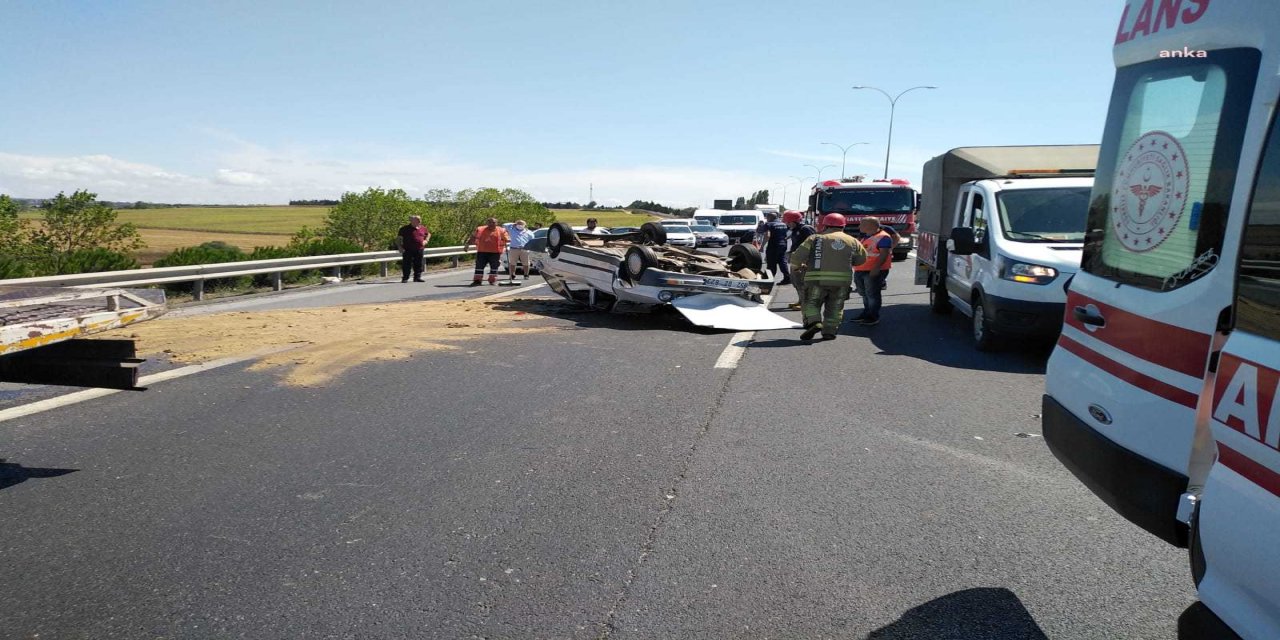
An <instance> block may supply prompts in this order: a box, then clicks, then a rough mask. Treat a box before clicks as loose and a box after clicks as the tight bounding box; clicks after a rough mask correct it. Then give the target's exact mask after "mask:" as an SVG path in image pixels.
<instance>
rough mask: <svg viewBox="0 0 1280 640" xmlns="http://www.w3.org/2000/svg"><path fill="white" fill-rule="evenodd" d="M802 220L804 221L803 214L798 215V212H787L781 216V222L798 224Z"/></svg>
mask: <svg viewBox="0 0 1280 640" xmlns="http://www.w3.org/2000/svg"><path fill="white" fill-rule="evenodd" d="M802 219H804V214H802V213H800V212H799V211H790V210H789V211H785V212H783V214H782V221H783V222H800V221H801V220H802Z"/></svg>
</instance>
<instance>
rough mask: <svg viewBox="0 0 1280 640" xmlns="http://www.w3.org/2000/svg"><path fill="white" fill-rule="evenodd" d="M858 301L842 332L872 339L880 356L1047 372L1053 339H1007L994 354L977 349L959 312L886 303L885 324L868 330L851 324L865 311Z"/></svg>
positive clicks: (853, 302)
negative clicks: (936, 310)
mask: <svg viewBox="0 0 1280 640" xmlns="http://www.w3.org/2000/svg"><path fill="white" fill-rule="evenodd" d="M856 300H857V298H856V297H855V298H854V299H852V300H850V305H849V308H848V309H846V311H845V320H846V321H845V323H844V325H843V326H842V327H841V328H840V333H841V334H842V335H853V336H862V337H865V338H867V339H868V340H870V341H871V344H873V345H875V346H876V348H878V349H880V353H881V355H889V356H907V357H910V358H917V359H920V360H925V361H927V362H932V363H934V364H938V365H942V366H944V367H953V368H956V369H976V370H982V371H999V372H1003V373H1034V374H1043V373H1044V372H1045V365H1046V363H1047V361H1048V358H1049V352H1050V351H1051V350H1052V346H1053V345H1052V343H1051V342H1048V341H1033V340H1024V339H1016V338H1002V344H1001V346H1000V347H999V348H998V349H997V350H995V351H994V352H982V351H978V350H977V349H976V348H974V346H973V338H972V336H971V335H970V333H969V320H968V318H966V317H964V316H962V315H961V314H960V313H959V312H954V313H953V314H952V315H951V316H939V315H937V314H934V313H932V312H931V311H929V307H928V306H927V305H925V304H886V305H885V306H884V307H883V308H882V309H881V311H880V324H878V325H876V326H874V327H864V326H861V325H858V324H854V323H853V322H850V321H849V319H850V318H852V317H854V316H856V315H858V314H859V313H861V312H862V310H861V306H862V305H861V304H858V303H857V302H856Z"/></svg>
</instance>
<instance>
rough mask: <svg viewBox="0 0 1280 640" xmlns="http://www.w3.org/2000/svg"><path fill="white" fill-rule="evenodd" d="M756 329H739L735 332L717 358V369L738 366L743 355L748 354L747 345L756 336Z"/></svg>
mask: <svg viewBox="0 0 1280 640" xmlns="http://www.w3.org/2000/svg"><path fill="white" fill-rule="evenodd" d="M755 335H756V332H754V331H739V332H738V333H735V334H733V337H732V338H730V339H729V344H728V346H726V347H725V348H724V351H722V352H720V357H719V358H717V359H716V366H715V368H716V369H733V368H736V367H737V366H738V361H739V360H741V359H742V356H744V355H746V354H747V346H748V345H750V344H751V339H752V338H753V337H755Z"/></svg>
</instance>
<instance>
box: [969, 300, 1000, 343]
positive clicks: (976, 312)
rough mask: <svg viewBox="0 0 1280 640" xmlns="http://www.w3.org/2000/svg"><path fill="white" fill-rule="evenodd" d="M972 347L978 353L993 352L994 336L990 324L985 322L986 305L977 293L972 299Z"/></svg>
mask: <svg viewBox="0 0 1280 640" xmlns="http://www.w3.org/2000/svg"><path fill="white" fill-rule="evenodd" d="M972 320H973V346H974V348H976V349H977V350H978V351H994V350H995V348H996V335H995V333H994V332H993V331H991V323H989V322H987V309H986V305H985V304H983V302H982V294H981V293H979V294H977V295H976V296H974V299H973V318H972Z"/></svg>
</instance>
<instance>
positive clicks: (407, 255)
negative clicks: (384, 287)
mask: <svg viewBox="0 0 1280 640" xmlns="http://www.w3.org/2000/svg"><path fill="white" fill-rule="evenodd" d="M428 242H431V230H430V229H428V228H426V227H425V226H424V225H423V224H422V218H421V217H419V216H409V224H406V225H405V226H403V227H400V235H399V237H398V238H396V244H397V245H399V248H400V255H401V258H400V274H401V276H402V277H401V278H400V282H408V281H409V272H410V270H412V271H413V281H414V282H422V281H423V280H422V270H423V268H424V266H425V265H424V264H423V262H424V260H423V251H424V250H425V249H426V246H427V243H428Z"/></svg>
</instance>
